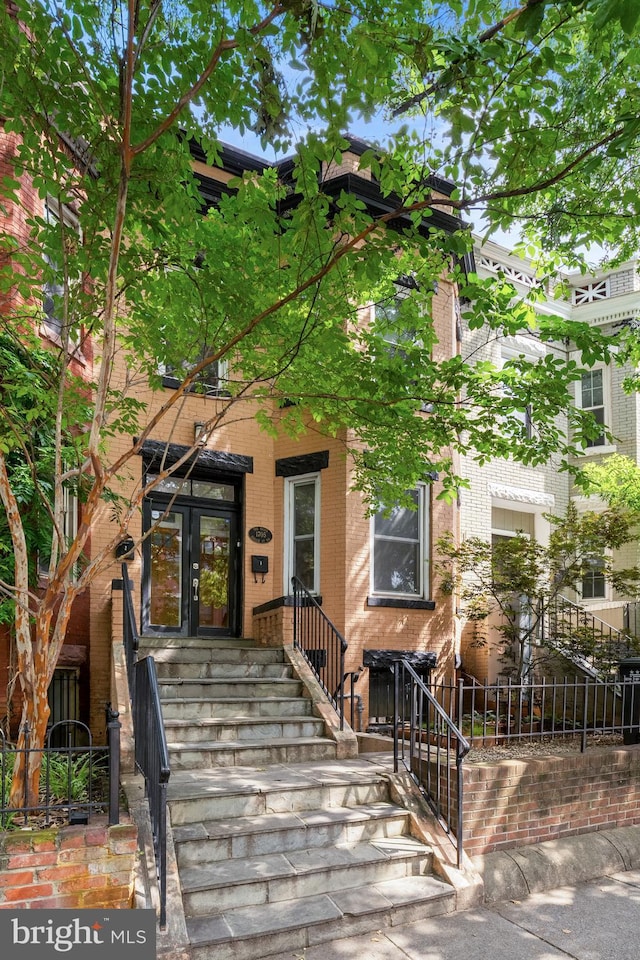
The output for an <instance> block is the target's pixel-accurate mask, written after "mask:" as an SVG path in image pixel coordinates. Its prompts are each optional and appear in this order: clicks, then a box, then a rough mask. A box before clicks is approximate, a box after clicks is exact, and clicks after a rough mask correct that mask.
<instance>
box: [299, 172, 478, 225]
mask: <svg viewBox="0 0 640 960" xmlns="http://www.w3.org/2000/svg"><path fill="white" fill-rule="evenodd" d="M322 190H323V193H325V194H327V195H328V196H331V197H335V196H338V195H339V194H340V193H342V192H343V191H344V192H345V193H348V194H350V195H351V196H354V197H356V199H358V200H361V201H362V202H363V203H364V204H365V205H366V207H367V210H368V212H369V214H370V215H371V216H373V217H376V216H377V217H380V216H384V215H386V214H389V213H393V211H394V210H400V211H401V208H402V200H401V198H400V197H398V196H396V195H394V194H392V195H390V196H388V197H385V196H383V194H382V193H381V191H380V188H379V187H378V185H377V184H376V183H375V182H373V181H371V180H365V179H364V177H360V176H358V175H357V174H353V173H345V174H341V175H340V176H339V177H333V178H331V179H330V180H326V181H325V182H324V183H323V185H322ZM297 199H298V197H297V195H296V194H290V195H289V196H288V197H287V198H286V200H284V201H283V202H282V204H281V206H282V207H283V209H286V208H287V207H293V206H295V204H296V202H297ZM410 222H411V220H410V215H409V214H408V213H403V212H399V213H398V216H397V217H394V218H393V220H391V221H390V224H391V226H393V227H396V228H400V227H402V226H408V225H409V224H410ZM466 226H467V225H466V224H465V223H464V222H463V221H462V219H461V218H460V217H456V216H453V215H452V214H450V213H445V212H444V211H443V210H438V209H437V208H436V209H432V211H431V213H430V215H428V216H425V218H424V221H423V224H422V227H421V229H422V230H426V231H430V230H433V229H434V228H435V229H438V230H443V231H444V232H445V233H453V232H454V231H456V230H461V229H463V228H465V227H466Z"/></svg>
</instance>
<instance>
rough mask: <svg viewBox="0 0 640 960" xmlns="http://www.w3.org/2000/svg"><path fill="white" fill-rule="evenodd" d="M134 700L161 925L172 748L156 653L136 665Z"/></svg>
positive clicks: (138, 760) (138, 759)
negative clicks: (160, 687) (159, 685)
mask: <svg viewBox="0 0 640 960" xmlns="http://www.w3.org/2000/svg"><path fill="white" fill-rule="evenodd" d="M134 691H135V692H134V697H133V701H132V704H131V706H132V713H133V729H134V736H135V756H136V765H137V766H138V769H139V770H140V772H141V773H142V775H143V776H144V782H145V792H146V795H147V799H148V801H149V816H150V819H151V831H152V835H153V848H154V852H155V857H156V868H157V871H158V886H159V891H160V926H161V927H164V926H165V925H166V922H167V785H168V783H169V777H170V776H171V767H170V765H169V750H168V747H167V738H166V735H165V731H164V723H163V720H162V708H161V706H160V694H159V692H158V677H157V674H156V664H155V660H154V659H153V657H143V659H142V660H138V661H137V662H136V664H135V668H134Z"/></svg>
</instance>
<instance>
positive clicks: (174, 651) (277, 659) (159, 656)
mask: <svg viewBox="0 0 640 960" xmlns="http://www.w3.org/2000/svg"><path fill="white" fill-rule="evenodd" d="M147 654H151V655H152V656H153V658H154V660H155V661H156V664H157V665H159V664H161V663H182V664H185V663H221V664H232V663H237V664H241V663H249V664H268V663H272V664H273V663H284V662H285V658H284V653H283V651H282V649H281V648H279V647H246V646H244V647H229V646H224V647H221V646H210V645H205V646H202V644H201V641H199V640H198V641H195V642H194V643H192V642H191V641H189V642H188V643H187V644H186V645H185V646H182V647H174V646H170V647H156V646H155V645H153V644H152V643H150V642H149V643H148V644H147V645H146V646H144V647H143V645H142V644H141V645H140V655H141V656H146V655H147Z"/></svg>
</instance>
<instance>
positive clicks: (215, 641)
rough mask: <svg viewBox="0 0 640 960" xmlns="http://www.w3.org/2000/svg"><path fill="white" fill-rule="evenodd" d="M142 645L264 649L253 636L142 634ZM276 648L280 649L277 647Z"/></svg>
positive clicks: (181, 647)
mask: <svg viewBox="0 0 640 960" xmlns="http://www.w3.org/2000/svg"><path fill="white" fill-rule="evenodd" d="M140 646H141V647H144V648H145V649H147V648H148V647H156V648H157V649H161V648H166V647H173V648H179V649H188V648H189V647H211V648H213V649H220V648H222V649H224V648H225V647H231V648H232V649H233V648H235V647H243V648H245V649H247V648H250V649H255V650H264V649H265V648H264V646H262V645H261V644H258V643H256V641H255V640H253V639H252V638H251V637H172V636H162V637H161V636H142V637H140ZM274 649H278V648H277V647H276V648H274Z"/></svg>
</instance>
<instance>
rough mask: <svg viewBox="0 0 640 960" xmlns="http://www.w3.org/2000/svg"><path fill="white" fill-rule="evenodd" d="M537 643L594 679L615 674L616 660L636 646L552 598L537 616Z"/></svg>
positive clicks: (573, 606) (597, 619)
mask: <svg viewBox="0 0 640 960" xmlns="http://www.w3.org/2000/svg"><path fill="white" fill-rule="evenodd" d="M538 640H539V641H540V642H541V643H545V644H547V645H548V646H551V647H553V648H555V649H556V650H558V652H559V653H561V654H562V655H563V656H564V657H566V658H567V659H569V660H570V661H572V662H573V663H575V664H576V666H578V667H580V668H581V669H583V670H586V671H588V672H589V673H590V674H591V675H592V676H596V677H602V676H605V675H606V674H610V673H612V672H614V671H615V669H616V665H617V663H618V661H619V660H621V659H623V658H624V657H627V656H630V655H631V653H632V652H633V651H634V650H635V649H636V647H637V643H636V641H635V639H634V638H633V637H630V636H629V635H628V634H626V633H625V632H624V631H623V630H619V629H618V628H617V627H614V626H612V625H611V624H610V623H606V622H605V621H604V620H601V619H600V617H596V616H594V615H593V614H592V613H590V612H589V611H588V610H586V609H585V608H584V607H581V606H580V604H578V603H574V601H573V600H569V598H568V597H563V596H558V597H555V598H554V599H553V601H552V602H551V603H550V604H549V605H548V606H547V607H546V609H545V610H544V614H543V616H541V617H540V619H539V626H538Z"/></svg>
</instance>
